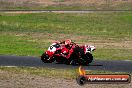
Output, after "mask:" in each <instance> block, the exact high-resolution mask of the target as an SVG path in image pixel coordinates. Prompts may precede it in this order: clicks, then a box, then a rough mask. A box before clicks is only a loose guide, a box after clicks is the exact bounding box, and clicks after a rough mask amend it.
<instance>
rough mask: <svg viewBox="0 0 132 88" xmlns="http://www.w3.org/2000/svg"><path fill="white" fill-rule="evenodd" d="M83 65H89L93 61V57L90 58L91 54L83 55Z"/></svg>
mask: <svg viewBox="0 0 132 88" xmlns="http://www.w3.org/2000/svg"><path fill="white" fill-rule="evenodd" d="M83 59H84V63H83V64H84V65H88V64H89V63H91V62H92V61H93V56H92V54H91V53H86V54H85V55H84V58H83Z"/></svg>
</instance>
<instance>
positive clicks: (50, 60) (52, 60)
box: [41, 53, 55, 63]
mask: <svg viewBox="0 0 132 88" xmlns="http://www.w3.org/2000/svg"><path fill="white" fill-rule="evenodd" d="M41 60H42V62H44V63H52V62H54V61H55V60H54V58H50V57H49V55H47V54H45V53H43V54H42V56H41Z"/></svg>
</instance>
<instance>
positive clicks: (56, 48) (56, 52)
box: [41, 42, 95, 65]
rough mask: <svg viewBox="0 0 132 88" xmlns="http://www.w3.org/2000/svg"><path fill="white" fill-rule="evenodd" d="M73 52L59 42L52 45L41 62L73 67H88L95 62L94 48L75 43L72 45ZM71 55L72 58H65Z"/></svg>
mask: <svg viewBox="0 0 132 88" xmlns="http://www.w3.org/2000/svg"><path fill="white" fill-rule="evenodd" d="M70 50H72V51H71V52H69V49H67V48H66V47H65V45H61V44H59V43H57V42H54V43H52V44H51V45H50V46H49V48H48V50H47V51H46V52H44V53H43V54H42V55H41V60H42V62H44V63H52V62H55V61H56V62H57V63H64V64H71V65H88V64H89V63H91V62H92V61H93V56H92V54H91V52H92V51H94V50H95V47H94V46H90V45H83V46H79V45H77V44H75V43H72V44H71V49H70ZM68 53H71V54H70V58H66V57H65V56H66V55H67V54H68Z"/></svg>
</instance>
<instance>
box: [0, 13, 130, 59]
mask: <svg viewBox="0 0 132 88" xmlns="http://www.w3.org/2000/svg"><path fill="white" fill-rule="evenodd" d="M131 23H132V15H131V12H119V13H114V12H113V13H99V12H98V13H89V14H86V13H85V14H80V13H78V14H68V13H64V14H59V13H27V14H24V13H23V14H19V13H17V14H15V13H0V54H9V55H24V56H27V55H28V56H40V55H41V53H42V52H43V51H45V50H46V49H47V48H48V46H49V45H50V43H51V42H52V41H54V40H64V39H68V38H70V39H72V40H73V41H75V42H76V43H78V44H85V43H86V44H91V45H95V46H96V48H97V50H96V51H95V52H94V53H93V55H94V57H95V58H97V59H103V60H107V59H109V60H119V59H120V60H124V59H130V60H131V59H132V55H131V52H132V47H131V42H132V24H131Z"/></svg>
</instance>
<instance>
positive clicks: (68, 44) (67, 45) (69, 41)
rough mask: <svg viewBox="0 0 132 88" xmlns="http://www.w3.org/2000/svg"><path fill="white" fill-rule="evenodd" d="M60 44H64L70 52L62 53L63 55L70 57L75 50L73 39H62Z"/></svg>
mask: <svg viewBox="0 0 132 88" xmlns="http://www.w3.org/2000/svg"><path fill="white" fill-rule="evenodd" d="M60 44H64V45H65V48H66V49H67V52H68V54H66V55H64V54H62V55H63V57H65V58H67V59H69V58H70V56H71V54H72V52H73V43H72V41H71V40H70V39H67V40H65V41H61V42H60Z"/></svg>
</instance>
